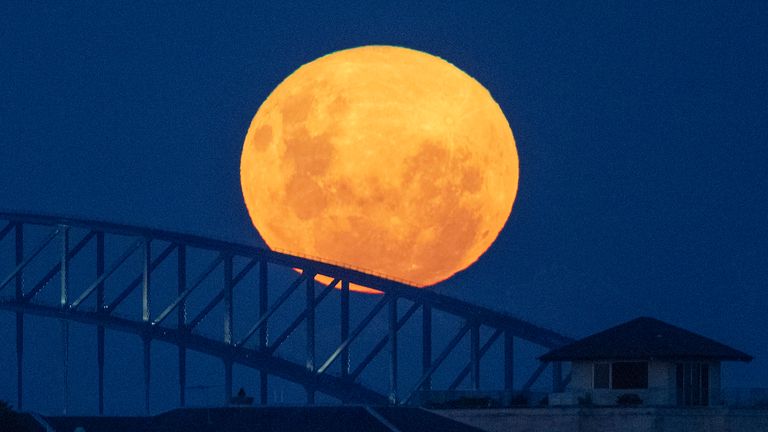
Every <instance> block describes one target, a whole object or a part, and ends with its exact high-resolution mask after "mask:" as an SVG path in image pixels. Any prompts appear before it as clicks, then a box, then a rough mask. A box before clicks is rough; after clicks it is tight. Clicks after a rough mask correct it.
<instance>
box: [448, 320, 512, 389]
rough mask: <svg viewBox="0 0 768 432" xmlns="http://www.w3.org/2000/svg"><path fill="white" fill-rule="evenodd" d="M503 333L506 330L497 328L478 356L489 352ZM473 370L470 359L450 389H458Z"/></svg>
mask: <svg viewBox="0 0 768 432" xmlns="http://www.w3.org/2000/svg"><path fill="white" fill-rule="evenodd" d="M502 334H504V330H502V329H496V331H495V332H493V334H492V335H491V337H489V338H488V340H487V341H485V343H484V344H483V346H482V347H481V348H480V351H479V353H478V357H480V358H483V356H484V355H485V353H487V352H488V350H489V349H490V348H491V346H492V345H493V343H494V342H496V339H498V338H499V336H501V335H502ZM471 370H472V361H471V360H470V361H469V362H467V365H466V366H464V369H462V370H461V372H459V374H458V375H457V376H456V379H454V380H453V382H452V383H451V385H450V386H449V387H448V390H456V388H457V387H458V386H460V385H461V382H462V381H464V378H466V377H467V375H469V372H470V371H471Z"/></svg>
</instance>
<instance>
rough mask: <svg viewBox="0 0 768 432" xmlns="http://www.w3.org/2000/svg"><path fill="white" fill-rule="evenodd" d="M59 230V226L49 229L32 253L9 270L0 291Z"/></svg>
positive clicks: (0, 285)
mask: <svg viewBox="0 0 768 432" xmlns="http://www.w3.org/2000/svg"><path fill="white" fill-rule="evenodd" d="M59 232H61V228H54V229H53V231H51V233H50V234H48V237H46V238H45V239H44V240H43V241H42V242H41V243H40V244H39V245H38V246H37V248H35V249H34V250H33V251H32V253H31V254H29V255H27V257H26V258H24V260H23V261H22V262H20V263H19V264H18V265H17V266H16V268H15V269H14V270H13V272H11V274H9V275H8V277H7V278H5V280H4V281H3V283H1V284H0V291H2V290H3V288H5V286H6V285H8V283H9V282H10V281H12V280H14V279H15V278H16V275H17V274H19V272H20V271H22V270H24V267H26V266H27V264H29V263H30V261H32V260H33V259H34V258H35V257H36V256H37V255H39V254H40V252H42V251H43V249H45V247H46V246H48V244H50V243H51V242H52V241H53V239H54V238H56V236H57V235H58V234H59Z"/></svg>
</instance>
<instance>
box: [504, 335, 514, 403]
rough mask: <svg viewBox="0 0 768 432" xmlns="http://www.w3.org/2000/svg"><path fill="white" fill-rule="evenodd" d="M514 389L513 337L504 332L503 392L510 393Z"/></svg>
mask: <svg viewBox="0 0 768 432" xmlns="http://www.w3.org/2000/svg"><path fill="white" fill-rule="evenodd" d="M514 388H515V337H514V336H513V335H512V332H511V331H509V330H506V331H505V332H504V390H506V391H508V392H511V391H513V390H514Z"/></svg>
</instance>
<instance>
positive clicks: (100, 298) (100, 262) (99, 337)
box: [96, 232, 104, 415]
mask: <svg viewBox="0 0 768 432" xmlns="http://www.w3.org/2000/svg"><path fill="white" fill-rule="evenodd" d="M102 274H104V233H103V232H98V233H96V278H97V279H99V278H101V275H102ZM103 311H104V282H101V283H99V285H98V286H97V287H96V313H97V314H99V315H101V314H102V313H103ZM96 363H97V367H98V374H99V378H98V379H99V384H98V385H99V388H98V393H99V415H104V326H102V325H99V326H97V327H96Z"/></svg>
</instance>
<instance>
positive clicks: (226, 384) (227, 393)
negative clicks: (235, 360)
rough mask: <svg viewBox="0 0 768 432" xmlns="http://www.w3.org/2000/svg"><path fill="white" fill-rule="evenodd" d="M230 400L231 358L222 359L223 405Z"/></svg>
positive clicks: (227, 403)
mask: <svg viewBox="0 0 768 432" xmlns="http://www.w3.org/2000/svg"><path fill="white" fill-rule="evenodd" d="M231 400H232V360H230V359H225V360H224V406H227V405H229V402H230V401H231Z"/></svg>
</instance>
